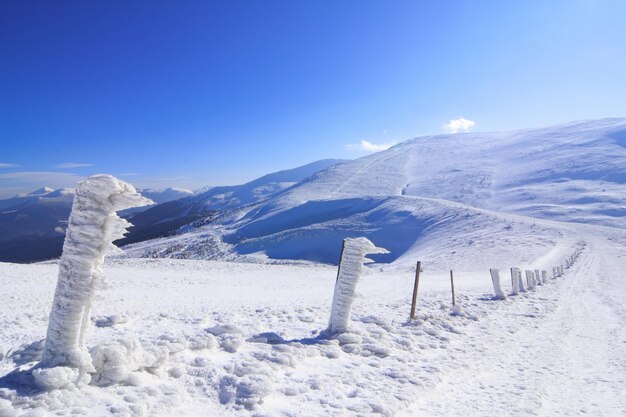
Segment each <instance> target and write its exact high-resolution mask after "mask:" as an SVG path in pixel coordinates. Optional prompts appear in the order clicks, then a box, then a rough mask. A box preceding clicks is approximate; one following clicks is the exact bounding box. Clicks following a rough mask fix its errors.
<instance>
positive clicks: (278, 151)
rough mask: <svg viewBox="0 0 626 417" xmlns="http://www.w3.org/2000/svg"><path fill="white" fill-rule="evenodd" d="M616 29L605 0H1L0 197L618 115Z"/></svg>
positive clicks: (282, 163) (252, 170)
mask: <svg viewBox="0 0 626 417" xmlns="http://www.w3.org/2000/svg"><path fill="white" fill-rule="evenodd" d="M624 22H626V1H622V0H615V1H611V0H606V1H601V0H595V1H594V0H563V1H559V0H541V1H530V0H529V1H501V0H497V1H487V0H480V1H479V0H474V1H461V0H456V1H445V0H444V1H441V0H432V1H418V0H413V1H382V0H381V1H371V0H359V1H324V0H319V1H300V0H298V1H291V0H289V1H271V0H262V1H254V0H246V1H182V0H179V1H174V0H172V1H154V0H151V1H126V0H125V1H114V0H113V1H112V0H107V1H87V2H86V1H52V0H50V1H31V0H15V1H12V0H1V1H0V197H6V196H7V195H11V194H15V193H16V192H23V191H29V190H31V189H34V188H37V187H40V186H43V185H50V186H52V187H60V186H72V185H73V183H74V182H75V180H76V179H77V178H78V177H80V176H84V175H89V174H94V173H110V174H113V175H119V176H121V177H122V178H124V179H126V180H127V181H130V182H132V183H135V184H136V185H138V186H140V187H145V186H170V185H171V186H179V187H187V188H196V187H200V186H205V185H217V184H234V183H240V182H244V181H247V180H250V179H252V178H254V177H257V176H260V175H262V174H265V173H268V172H271V171H276V170H279V169H285V168H290V167H295V166H298V165H302V164H305V163H308V162H311V161H314V160H317V159H322V158H354V157H358V156H361V155H363V154H365V153H366V152H367V151H368V150H367V149H364V148H363V146H361V145H359V144H360V143H361V141H368V142H370V143H371V144H374V145H380V144H388V143H393V142H396V141H401V140H405V139H408V138H411V137H414V136H417V135H422V134H432V133H439V132H441V131H442V126H443V125H444V123H446V122H447V121H448V120H451V119H455V118H458V117H460V116H463V117H465V118H467V119H469V120H472V121H474V122H475V123H476V126H475V127H474V128H473V129H474V130H476V131H489V130H507V129H514V128H522V127H533V126H542V125H548V124H553V123H560V122H566V121H571V120H578V119H592V118H602V117H620V116H626V24H625V23H624ZM349 145H353V146H349ZM369 148H370V150H373V149H375V148H376V146H371V147H369Z"/></svg>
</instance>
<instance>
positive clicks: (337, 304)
mask: <svg viewBox="0 0 626 417" xmlns="http://www.w3.org/2000/svg"><path fill="white" fill-rule="evenodd" d="M370 253H372V254H373V253H389V251H387V250H386V249H383V248H377V247H376V246H375V245H374V244H373V243H372V242H370V240H369V239H367V238H364V237H357V238H350V239H345V240H344V245H343V254H342V255H341V259H340V260H339V271H338V274H337V282H336V283H335V293H334V294H333V305H332V309H331V312H330V321H329V324H328V331H329V332H330V333H341V332H345V331H346V329H347V328H348V321H349V320H350V310H351V309H352V303H353V301H354V295H355V291H356V284H357V283H358V281H359V277H360V276H361V272H362V271H363V262H364V261H366V260H367V259H366V258H365V255H367V254H370Z"/></svg>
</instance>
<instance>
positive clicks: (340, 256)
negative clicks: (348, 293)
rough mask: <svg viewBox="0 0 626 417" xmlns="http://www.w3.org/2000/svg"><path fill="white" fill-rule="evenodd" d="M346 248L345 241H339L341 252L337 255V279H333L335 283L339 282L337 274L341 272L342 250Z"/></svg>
mask: <svg viewBox="0 0 626 417" xmlns="http://www.w3.org/2000/svg"><path fill="white" fill-rule="evenodd" d="M345 248H346V240H345V239H344V240H342V241H341V252H340V253H339V263H338V264H337V278H335V283H337V281H339V272H340V271H341V260H342V259H343V250H344V249H345Z"/></svg>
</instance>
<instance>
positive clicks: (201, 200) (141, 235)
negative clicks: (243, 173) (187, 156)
mask: <svg viewBox="0 0 626 417" xmlns="http://www.w3.org/2000/svg"><path fill="white" fill-rule="evenodd" d="M342 162H345V161H344V160H340V159H324V160H320V161H316V162H312V163H310V164H307V165H303V166H300V167H297V168H293V169H288V170H283V171H278V172H274V173H272V174H268V175H264V176H262V177H260V178H257V179H255V180H253V181H250V182H247V183H245V184H242V185H232V186H222V187H211V188H207V189H206V191H203V192H200V193H197V194H196V195H194V196H191V197H188V198H184V199H180V200H177V201H174V202H171V203H168V204H161V205H158V206H156V207H153V208H151V209H148V210H145V211H144V212H142V213H140V214H136V215H134V216H132V220H131V221H132V223H133V225H134V227H133V228H132V229H131V230H130V233H129V234H128V236H127V237H126V239H124V240H122V241H121V242H120V243H122V244H125V243H130V242H139V241H143V240H146V239H150V238H154V237H158V236H164V235H170V234H173V233H174V232H176V231H177V230H178V229H179V228H181V227H183V226H187V225H189V227H195V226H198V225H200V224H204V223H206V222H209V221H210V220H211V219H213V218H214V217H215V216H216V215H222V214H224V213H230V212H232V211H233V210H239V209H241V208H242V207H245V206H249V205H251V204H254V203H258V202H261V201H264V200H266V199H268V198H269V197H271V196H274V195H276V194H278V193H280V192H281V191H283V190H285V189H288V188H289V187H292V186H294V185H295V184H297V183H299V182H300V181H302V180H304V179H306V178H308V177H310V176H311V175H313V174H315V173H317V172H319V171H322V170H324V169H327V168H329V167H331V166H334V165H337V164H340V163H342ZM142 194H143V193H142ZM144 195H145V194H144ZM146 196H147V197H150V196H149V195H146ZM150 198H151V197H150ZM155 201H156V200H155Z"/></svg>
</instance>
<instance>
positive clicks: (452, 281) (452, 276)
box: [450, 270, 456, 307]
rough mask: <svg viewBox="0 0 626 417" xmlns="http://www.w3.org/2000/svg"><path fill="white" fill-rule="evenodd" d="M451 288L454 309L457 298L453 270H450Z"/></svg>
mask: <svg viewBox="0 0 626 417" xmlns="http://www.w3.org/2000/svg"><path fill="white" fill-rule="evenodd" d="M450 286H451V287H452V306H453V307H454V305H455V304H456V300H455V298H456V297H455V296H454V274H453V273H452V270H450Z"/></svg>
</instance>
